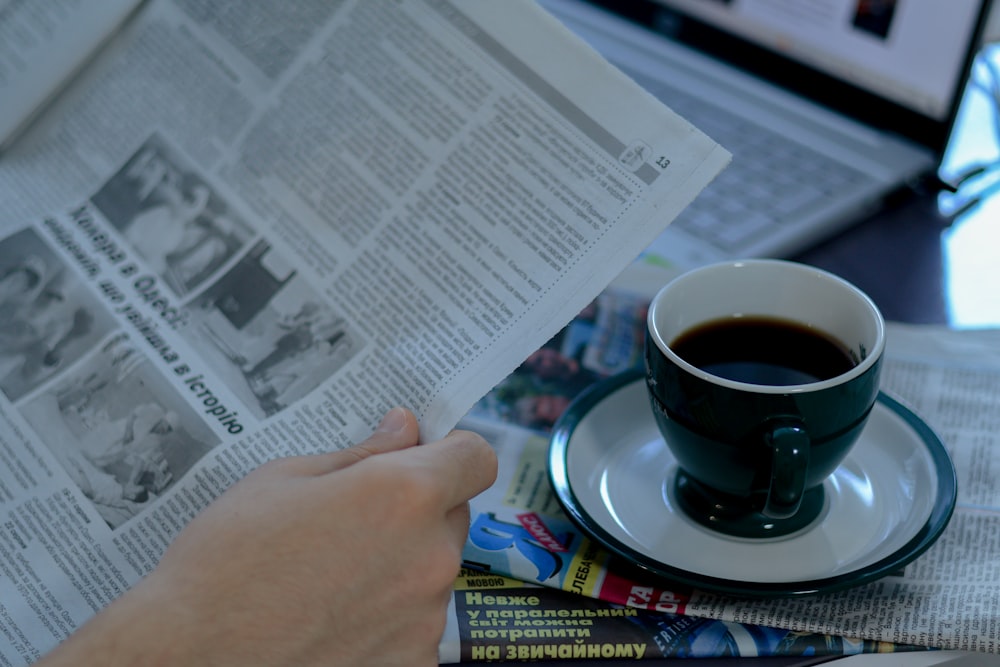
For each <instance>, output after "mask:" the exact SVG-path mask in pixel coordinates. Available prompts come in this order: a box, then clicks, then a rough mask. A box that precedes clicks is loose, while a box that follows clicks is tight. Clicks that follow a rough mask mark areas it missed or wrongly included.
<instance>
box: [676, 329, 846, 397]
mask: <svg viewBox="0 0 1000 667" xmlns="http://www.w3.org/2000/svg"><path fill="white" fill-rule="evenodd" d="M670 348H671V349H672V350H674V352H676V353H677V355H678V356H680V357H681V358H682V359H684V360H685V361H687V362H688V363H689V364H691V365H693V366H697V367H698V368H700V369H702V370H703V371H705V372H707V373H711V374H712V375H716V376H719V377H723V378H728V379H730V380H736V381H738V382H749V383H751V384H765V385H779V386H784V385H793V384H806V383H809V382H818V381H820V380H828V379H830V378H832V377H836V376H838V375H840V374H842V373H845V372H847V371H849V370H851V369H852V368H854V366H855V365H856V362H855V360H854V357H853V356H852V355H851V353H850V351H849V350H848V349H847V348H846V347H845V346H844V345H843V344H842V343H841V342H839V341H838V340H836V339H835V338H833V337H832V336H830V335H828V334H826V333H825V332H822V331H817V330H816V329H813V328H810V327H806V326H804V325H801V324H798V323H796V322H790V321H787V320H782V319H775V318H767V317H732V318H725V319H720V320H715V321H712V322H706V323H704V324H701V325H699V326H697V327H695V328H693V329H690V330H689V331H686V332H685V333H683V334H681V335H680V336H678V337H677V339H676V340H674V342H672V343H671V344H670Z"/></svg>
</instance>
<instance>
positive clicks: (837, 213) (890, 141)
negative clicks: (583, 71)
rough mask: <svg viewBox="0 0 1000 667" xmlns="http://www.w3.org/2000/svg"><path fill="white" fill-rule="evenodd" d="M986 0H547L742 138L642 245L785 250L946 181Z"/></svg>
mask: <svg viewBox="0 0 1000 667" xmlns="http://www.w3.org/2000/svg"><path fill="white" fill-rule="evenodd" d="M990 1H991V0H948V1H947V2H940V1H935V0H821V1H812V2H801V1H800V0H541V1H540V4H541V5H542V6H543V7H545V8H546V9H547V10H549V11H550V12H551V13H552V14H554V15H555V16H556V18H558V19H559V20H560V21H561V22H563V23H564V24H565V25H566V26H567V27H568V28H569V29H570V30H572V31H573V32H575V33H577V34H578V35H580V36H581V37H582V38H583V39H584V40H586V41H587V42H589V43H590V44H591V45H592V46H593V47H594V48H595V49H596V50H597V51H599V52H600V53H601V54H602V55H603V56H604V57H605V58H606V59H608V60H609V61H610V62H611V63H613V64H614V65H616V66H617V67H618V68H619V69H621V70H622V71H623V72H624V73H625V74H627V75H629V76H630V77H632V78H633V79H635V81H637V82H638V83H639V84H641V85H642V86H643V87H644V88H645V89H646V90H647V91H648V92H650V93H652V94H653V95H654V96H656V97H657V98H659V99H660V100H662V101H663V102H664V103H665V104H667V105H668V106H669V107H671V108H672V109H673V110H674V111H676V112H678V113H679V114H681V115H682V116H684V117H685V118H687V119H688V120H689V121H691V122H692V123H694V124H695V125H696V126H697V127H699V129H701V130H702V131H704V132H705V133H706V134H708V135H709V136H710V137H712V138H713V139H714V140H715V141H717V142H718V143H720V144H722V145H723V146H724V147H725V148H727V149H728V150H729V151H730V152H731V153H732V154H733V162H732V164H731V165H730V166H729V167H728V168H727V169H726V170H724V171H723V172H722V174H721V175H720V176H718V177H717V178H716V180H715V181H713V182H712V183H711V184H710V185H709V186H708V187H707V188H706V189H705V190H704V191H703V192H702V193H701V194H700V195H699V196H698V197H697V198H696V199H695V201H694V202H693V203H692V204H691V205H690V206H689V207H688V208H687V209H686V210H685V211H684V212H683V213H682V214H681V215H680V216H679V217H678V218H677V219H676V220H675V221H674V222H673V223H672V224H671V225H670V226H669V227H667V229H666V231H665V232H664V233H663V235H661V237H660V238H659V239H657V240H656V241H655V242H654V243H653V244H652V245H651V246H650V247H649V249H648V250H647V254H651V255H655V256H656V257H657V258H659V259H661V260H664V261H665V262H666V263H667V264H668V265H672V266H675V267H677V268H678V269H685V268H691V267H694V266H698V265H701V264H705V263H709V262H713V261H721V260H724V259H733V258H744V257H788V256H791V255H794V254H795V253H797V252H799V251H802V250H805V249H807V248H808V247H810V246H812V245H814V244H816V243H817V242H819V241H821V240H823V239H824V238H827V237H829V236H831V235H833V234H834V233H835V232H837V231H839V230H842V229H844V228H846V227H847V226H849V225H851V224H853V223H856V222H859V221H860V220H862V219H863V218H864V217H865V216H867V215H870V214H872V213H874V212H875V211H877V210H878V209H879V208H880V207H882V206H885V205H886V202H887V201H890V200H891V199H892V198H893V197H895V196H897V195H899V194H900V193H905V192H907V191H909V192H912V191H913V190H914V189H916V188H918V187H924V186H926V184H927V183H937V181H936V177H937V170H938V168H939V166H940V163H941V159H942V156H943V154H944V150H945V148H946V145H947V142H948V138H949V135H950V132H951V127H952V124H953V122H954V119H955V117H956V114H957V112H958V107H959V104H960V102H961V98H962V94H963V92H964V90H965V81H966V78H967V76H968V75H969V72H970V71H971V67H972V62H973V59H974V57H975V55H976V53H977V50H978V47H979V44H980V36H981V33H982V30H983V26H984V24H985V22H986V18H987V14H988V11H989V4H990Z"/></svg>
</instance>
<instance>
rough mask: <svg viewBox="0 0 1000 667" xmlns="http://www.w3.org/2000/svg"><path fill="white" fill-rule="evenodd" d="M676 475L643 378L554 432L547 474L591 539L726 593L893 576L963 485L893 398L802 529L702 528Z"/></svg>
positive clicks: (601, 391) (944, 516) (630, 376)
mask: <svg viewBox="0 0 1000 667" xmlns="http://www.w3.org/2000/svg"><path fill="white" fill-rule="evenodd" d="M676 473H677V463H676V460H675V459H674V457H673V455H672V454H671V453H670V451H669V449H668V448H667V447H666V445H665V444H664V442H663V439H662V436H661V435H660V432H659V430H658V429H657V427H656V423H655V421H654V420H653V414H652V410H651V408H650V406H649V398H648V397H647V394H646V384H645V375H644V373H643V372H642V371H628V372H626V373H622V374H620V375H616V376H614V377H611V378H609V379H607V380H605V381H603V382H601V383H599V384H597V385H595V386H593V387H591V388H590V389H588V390H587V391H585V392H584V393H583V394H581V395H580V396H579V397H578V398H577V399H576V400H574V402H573V403H572V404H571V405H570V406H569V408H567V410H566V412H565V413H564V414H563V416H562V418H561V419H560V420H559V422H558V423H557V424H556V426H555V428H554V430H553V432H552V439H551V442H550V444H549V478H550V480H551V482H552V486H553V489H554V490H555V493H556V497H557V498H558V499H559V502H560V504H561V505H562V507H563V509H564V510H565V512H566V513H567V515H568V516H569V517H570V518H571V519H572V520H573V521H574V522H575V523H577V524H578V525H579V526H580V527H581V529H583V531H584V532H586V533H587V534H588V535H589V536H590V537H592V538H593V539H594V540H596V541H597V542H598V543H600V544H601V545H603V546H604V547H605V548H606V549H608V550H609V551H610V552H612V553H614V554H616V555H617V556H620V557H622V558H624V559H626V560H628V561H629V562H631V563H633V564H635V565H637V566H639V567H641V568H642V569H644V570H646V571H648V572H651V573H653V574H655V575H658V576H661V577H664V578H667V579H671V580H674V581H677V582H679V583H683V584H687V585H690V586H693V587H695V588H698V589H701V590H707V591H715V592H721V593H728V594H736V595H750V596H770V597H778V596H793V595H808V594H815V593H826V592H830V591H835V590H841V589H844V588H848V587H851V586H857V585H860V584H864V583H867V582H870V581H874V580H876V579H879V578H881V577H884V576H886V575H889V574H893V573H894V572H897V571H899V570H901V568H902V567H903V566H904V565H906V564H907V563H909V562H910V561H912V560H913V559H915V558H916V557H917V556H919V555H920V554H922V553H923V552H924V551H926V550H927V548H928V547H930V546H931V544H933V543H934V541H935V540H936V539H937V538H938V537H939V536H940V535H941V532H942V531H943V530H944V528H945V526H946V525H947V524H948V521H949V519H950V518H951V514H952V511H953V509H954V507H955V499H956V494H957V489H958V483H957V478H956V474H955V468H954V466H953V465H952V462H951V458H950V457H949V456H948V452H947V450H945V448H944V445H943V444H942V443H941V440H940V439H939V438H938V437H937V436H936V435H935V434H934V432H933V431H932V430H931V429H930V427H928V426H927V424H925V423H924V422H923V421H922V420H921V419H920V418H919V417H917V416H916V415H915V414H914V413H913V412H911V411H910V410H909V409H907V408H906V407H905V406H903V405H901V404H900V403H899V402H897V401H896V400H894V399H892V398H891V397H889V396H887V395H886V394H884V393H880V394H879V396H878V400H877V401H876V403H875V406H874V408H873V409H872V413H871V416H870V417H869V421H868V423H867V425H866V426H865V430H864V432H863V433H862V434H861V437H860V438H859V440H858V442H857V443H856V444H855V445H854V447H852V448H851V451H850V452H849V453H848V455H847V457H846V458H845V459H844V461H843V463H841V465H840V466H839V467H838V468H837V470H835V471H834V472H833V473H832V474H831V475H830V476H829V477H828V478H827V479H826V480H825V481H824V482H823V484H824V487H825V488H824V490H825V493H826V500H825V501H824V506H823V508H822V510H821V511H820V514H819V516H818V517H817V518H816V519H815V520H813V521H812V523H810V524H809V525H807V526H805V527H803V528H802V529H800V530H798V531H796V532H794V533H790V534H788V535H784V536H781V537H766V538H743V537H733V536H729V535H726V534H723V533H719V532H715V531H712V530H711V529H709V528H706V527H704V526H702V525H701V524H699V523H697V522H696V521H694V520H693V519H690V518H688V517H687V515H685V514H683V513H682V512H681V511H680V509H679V508H678V505H677V500H676V498H674V496H673V493H674V492H673V488H674V483H673V482H674V476H675V475H676Z"/></svg>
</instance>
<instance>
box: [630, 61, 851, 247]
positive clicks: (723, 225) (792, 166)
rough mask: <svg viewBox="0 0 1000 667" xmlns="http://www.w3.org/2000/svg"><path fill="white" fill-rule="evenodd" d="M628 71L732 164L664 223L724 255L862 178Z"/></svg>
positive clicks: (790, 221)
mask: <svg viewBox="0 0 1000 667" xmlns="http://www.w3.org/2000/svg"><path fill="white" fill-rule="evenodd" d="M629 74H630V76H632V77H633V78H635V80H636V81H637V82H638V83H639V84H641V85H642V86H643V87H644V88H646V90H648V91H649V92H651V93H652V94H654V95H655V96H656V97H658V98H659V99H660V100H662V101H663V102H664V103H666V104H667V105H668V106H669V107H670V108H671V109H673V110H674V111H676V112H677V113H678V114H680V115H681V116H683V117H684V118H687V119H688V120H690V121H691V122H692V123H694V124H695V125H696V126H697V127H698V128H699V129H700V130H701V131H703V132H704V133H705V134H707V135H708V136H710V137H712V139H714V140H715V141H716V142H718V143H719V144H721V145H722V146H723V147H725V148H726V150H728V151H729V152H730V153H732V154H733V161H732V163H731V164H730V165H729V166H728V167H727V168H726V169H724V170H723V171H722V173H721V174H719V176H717V177H716V178H715V180H714V181H712V182H711V183H710V184H709V185H708V187H707V188H705V189H704V190H703V191H702V192H701V193H700V194H699V195H698V197H697V198H696V199H695V200H694V201H693V202H692V203H691V204H690V205H689V206H688V207H687V208H686V209H685V210H684V211H683V212H682V213H681V214H680V216H678V217H677V219H676V220H674V222H673V223H672V226H676V227H680V228H681V229H682V230H683V231H685V232H687V233H688V234H690V235H692V236H695V237H698V238H700V239H702V240H704V241H707V242H708V243H710V244H712V245H714V246H716V247H717V248H719V249H720V250H721V251H722V252H724V253H726V254H727V255H734V256H735V255H740V250H741V249H742V248H744V247H747V246H748V244H750V243H752V242H754V241H755V240H757V239H760V238H765V237H767V236H768V235H769V234H773V233H774V232H775V231H776V230H778V229H781V228H783V227H787V226H788V225H794V224H796V222H797V221H801V220H802V219H803V216H802V215H801V214H802V212H803V211H806V210H814V207H817V206H822V205H823V203H824V202H825V201H828V200H830V199H833V198H836V197H838V196H841V195H842V194H843V192H844V190H845V188H849V187H850V186H851V185H852V184H855V183H861V182H863V181H864V178H865V177H864V175H863V174H862V173H861V172H859V171H857V170H855V169H852V168H850V167H848V166H846V165H844V164H842V163H839V162H836V161H834V160H832V159H830V158H828V157H826V156H824V155H822V154H820V153H817V152H816V151H814V150H812V149H810V148H808V147H805V146H803V145H802V144H799V143H797V142H794V141H792V140H790V139H789V138H787V137H785V136H782V135H780V134H778V133H776V132H772V131H771V130H768V129H766V128H763V127H760V126H759V125H754V124H752V123H750V122H748V121H747V120H746V119H743V118H740V117H739V116H736V115H733V114H731V113H728V112H727V111H726V110H725V109H724V108H722V107H718V106H715V105H712V104H709V103H707V102H705V101H703V100H701V99H699V98H697V97H694V96H692V95H690V94H688V93H686V92H685V91H683V90H681V89H679V88H674V87H672V86H669V85H667V84H664V83H663V82H662V81H655V80H653V79H649V78H647V77H644V76H642V75H639V74H636V73H635V72H629Z"/></svg>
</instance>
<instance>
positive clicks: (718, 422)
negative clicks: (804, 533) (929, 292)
mask: <svg viewBox="0 0 1000 667" xmlns="http://www.w3.org/2000/svg"><path fill="white" fill-rule="evenodd" d="M884 349H885V322H884V320H883V318H882V315H881V313H880V312H879V309H878V307H877V306H876V305H875V303H874V302H873V301H872V300H871V299H870V298H869V297H868V296H867V295H866V294H864V292H862V291H861V290H860V289H858V288H857V287H855V286H854V285H852V284H850V283H849V282H847V281H846V280H844V279H842V278H840V277H838V276H835V275H833V274H831V273H829V272H826V271H823V270H820V269H817V268H814V267H811V266H807V265H804V264H799V263H795V262H789V261H783V260H766V259H763V260H745V261H732V262H723V263H719V264H713V265H709V266H704V267H701V268H698V269H694V270H692V271H689V272H686V273H684V274H681V275H680V276H678V277H676V278H675V279H673V280H671V281H670V282H669V283H667V284H666V285H665V286H663V287H662V288H661V289H660V291H659V292H658V293H657V294H656V296H655V297H654V298H653V300H652V301H651V303H650V307H649V314H648V318H647V326H646V343H645V363H646V385H647V390H648V391H647V393H648V395H649V401H650V405H651V407H652V410H653V414H654V417H655V420H656V423H657V426H658V428H659V430H660V433H661V434H662V436H663V439H664V441H665V443H666V445H667V447H669V449H670V452H671V453H672V454H673V456H674V458H675V459H676V461H677V469H676V471H675V475H674V480H673V482H672V483H671V487H672V493H673V494H674V497H675V499H676V501H677V505H678V506H679V507H680V509H681V510H682V511H683V512H684V513H685V514H686V515H688V516H689V517H690V518H692V519H693V520H695V521H697V522H699V523H700V524H702V525H704V526H706V527H708V528H710V529H712V530H715V531H719V532H722V533H726V534H729V535H735V536H740V537H747V538H760V537H772V536H778V535H785V534H789V533H792V532H794V531H798V530H801V529H803V528H805V527H806V526H808V525H809V524H811V523H812V522H813V521H815V520H817V517H818V516H819V515H820V514H821V512H822V510H823V507H824V503H825V499H824V490H823V481H824V480H825V479H826V478H827V477H828V476H829V475H830V474H831V473H832V472H833V471H834V470H835V469H836V468H837V466H838V465H840V463H841V462H842V461H843V459H844V457H845V456H846V455H847V453H848V452H849V451H850V449H851V447H852V446H853V445H854V444H855V442H856V441H857V439H858V437H859V436H860V434H861V432H862V430H863V428H864V426H865V423H866V421H867V419H868V416H869V414H870V413H871V410H872V407H873V405H874V403H875V400H876V398H877V396H878V391H879V372H880V368H881V360H882V353H883V350H884Z"/></svg>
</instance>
